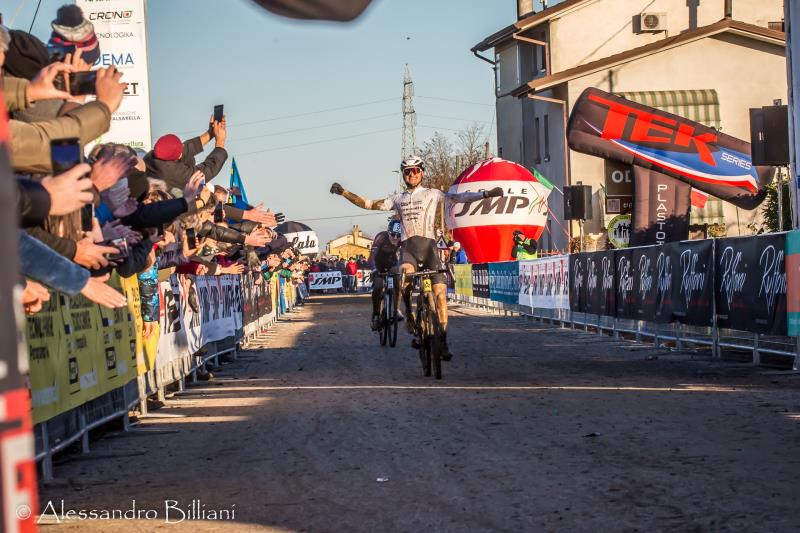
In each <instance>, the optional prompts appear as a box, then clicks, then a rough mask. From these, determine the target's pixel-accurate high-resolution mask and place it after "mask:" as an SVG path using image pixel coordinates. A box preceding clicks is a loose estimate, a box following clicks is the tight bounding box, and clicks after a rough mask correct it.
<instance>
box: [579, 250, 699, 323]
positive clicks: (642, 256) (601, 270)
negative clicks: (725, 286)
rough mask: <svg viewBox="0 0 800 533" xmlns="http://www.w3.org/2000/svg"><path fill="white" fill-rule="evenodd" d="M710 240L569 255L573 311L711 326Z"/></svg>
mask: <svg viewBox="0 0 800 533" xmlns="http://www.w3.org/2000/svg"><path fill="white" fill-rule="evenodd" d="M713 250H714V247H713V241H712V240H705V241H683V242H673V243H667V244H665V245H662V246H645V247H640V248H627V249H623V250H614V251H613V252H612V251H604V252H590V253H582V254H573V255H571V256H570V257H569V260H570V269H573V270H571V271H570V274H569V279H570V285H569V287H570V293H569V301H570V308H571V309H572V310H573V311H579V312H582V313H591V314H599V315H607V316H616V317H619V318H629V319H634V320H647V321H649V322H672V321H678V322H682V323H684V324H692V325H695V326H710V325H711V323H712V318H713V300H714V260H713Z"/></svg>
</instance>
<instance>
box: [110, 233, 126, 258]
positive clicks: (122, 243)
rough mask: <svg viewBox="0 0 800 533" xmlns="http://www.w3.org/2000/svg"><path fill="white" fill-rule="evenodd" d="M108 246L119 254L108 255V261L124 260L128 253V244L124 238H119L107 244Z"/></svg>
mask: <svg viewBox="0 0 800 533" xmlns="http://www.w3.org/2000/svg"><path fill="white" fill-rule="evenodd" d="M108 246H113V247H115V248H116V249H117V250H119V253H116V254H111V255H109V256H108V259H109V260H111V261H117V260H119V259H125V258H126V257H128V253H129V250H128V243H127V241H126V240H125V239H124V238H122V237H120V238H119V239H114V240H112V241H111V242H109V243H108Z"/></svg>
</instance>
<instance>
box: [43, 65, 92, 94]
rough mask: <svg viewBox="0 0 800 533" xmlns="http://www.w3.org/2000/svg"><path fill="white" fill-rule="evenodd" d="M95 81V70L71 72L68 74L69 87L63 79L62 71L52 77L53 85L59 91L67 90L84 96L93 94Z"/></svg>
mask: <svg viewBox="0 0 800 533" xmlns="http://www.w3.org/2000/svg"><path fill="white" fill-rule="evenodd" d="M96 81H97V71H96V70H90V71H88V72H73V73H72V74H70V76H69V88H68V87H67V83H66V81H65V79H64V73H63V72H62V73H60V74H58V75H57V76H56V77H55V78H54V79H53V87H55V88H56V89H58V90H59V91H67V92H68V93H69V94H71V95H73V96H85V95H88V94H95V92H96V91H95V82H96Z"/></svg>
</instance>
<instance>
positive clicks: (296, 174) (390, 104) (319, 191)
mask: <svg viewBox="0 0 800 533" xmlns="http://www.w3.org/2000/svg"><path fill="white" fill-rule="evenodd" d="M63 3H65V2H64V1H63V0H42V2H41V7H40V9H39V14H38V15H37V18H36V21H35V24H34V27H33V33H34V34H35V35H37V36H38V37H40V38H42V39H43V40H45V41H46V40H47V38H48V36H49V33H50V27H49V23H50V21H51V20H52V19H53V18H54V16H55V12H56V9H57V8H58V6H60V5H61V4H63ZM9 4H10V8H9V7H6V8H5V9H4V10H3V14H4V19H5V21H6V23H7V24H9V25H10V26H11V27H15V28H22V29H26V30H27V29H28V27H29V26H30V23H31V20H32V19H33V12H34V9H35V7H36V1H35V0H11V1H10V2H8V1H6V2H4V7H5V6H6V5H9ZM18 8H20V9H19V12H18V15H17V17H16V19H15V20H14V22H13V24H11V23H10V21H11V19H12V16H13V15H14V13H15V12H17V9H18ZM147 8H148V13H147V19H148V51H149V63H150V64H149V72H150V88H151V95H152V96H151V103H150V105H151V110H152V115H153V117H152V129H153V136H154V137H158V136H159V135H161V134H164V133H178V134H179V135H180V136H181V138H184V139H185V138H188V137H189V136H192V135H194V134H197V133H199V132H201V131H202V130H203V129H204V128H205V125H206V122H207V120H208V116H209V115H210V114H211V110H212V107H213V105H214V104H220V103H221V104H224V105H225V112H226V115H227V117H228V123H229V132H228V139H229V142H228V145H227V148H228V151H229V153H230V154H231V155H232V156H234V157H236V162H237V165H238V167H239V170H240V172H241V174H242V177H243V179H244V182H245V186H246V189H247V194H248V197H249V198H250V200H251V201H254V200H258V201H264V202H265V203H266V204H267V206H270V207H272V208H273V209H274V210H276V211H283V212H284V213H285V214H286V215H287V218H289V219H294V220H309V219H314V218H320V217H347V218H338V219H332V220H309V221H308V224H309V225H310V226H312V227H313V228H314V229H315V230H317V232H318V234H319V237H320V240H321V241H322V242H323V243H324V242H325V241H327V240H329V239H330V238H332V237H334V236H335V235H338V234H341V233H344V232H347V231H349V229H350V227H351V225H352V224H353V223H356V224H359V225H360V226H361V228H362V229H363V230H364V231H365V232H366V233H369V234H374V233H375V232H376V231H379V230H380V229H381V228H382V227H383V226H385V221H386V217H385V216H381V215H377V216H374V215H373V216H363V217H354V216H352V215H361V214H364V213H368V212H365V211H362V210H360V209H358V208H356V207H354V206H351V205H350V204H349V203H348V202H346V201H345V200H343V199H342V198H339V197H332V196H331V195H330V194H329V193H328V192H327V191H328V188H329V186H330V183H331V182H333V181H334V180H339V181H340V182H341V183H342V184H343V185H344V186H345V187H347V188H349V189H351V190H353V191H355V192H357V193H360V194H363V195H365V196H368V197H372V198H380V197H383V196H385V195H386V194H387V193H388V192H390V191H392V190H393V189H394V188H395V186H396V183H397V174H395V173H393V172H392V171H393V170H395V169H396V168H397V166H398V164H399V158H400V143H401V126H402V115H401V99H402V80H403V68H404V65H405V64H406V63H408V64H409V65H410V67H411V72H412V76H413V79H414V84H415V91H416V95H417V98H416V99H415V107H416V111H417V123H418V125H419V126H418V130H417V139H418V144H420V145H421V144H422V142H424V141H425V140H426V139H428V138H429V137H430V136H432V135H433V133H434V131H436V130H437V129H438V130H439V131H442V133H446V134H448V135H454V133H455V131H454V130H458V129H461V128H464V127H466V126H468V125H469V124H471V123H473V122H478V123H479V124H481V125H483V126H484V127H485V128H486V131H487V133H488V132H489V129H490V128H491V135H490V139H489V140H490V142H491V143H492V146H493V147H494V144H495V134H496V131H495V129H494V127H493V120H494V105H493V104H494V95H493V87H494V86H493V80H492V71H491V67H490V65H488V64H487V63H484V62H483V61H480V60H479V59H477V58H475V57H474V56H473V55H472V54H471V53H470V51H469V49H470V47H471V46H472V45H474V44H475V43H477V42H478V41H480V40H481V39H483V38H484V37H486V36H488V35H490V34H491V33H494V32H495V31H497V30H499V29H500V28H502V27H504V26H506V25H508V24H510V23H511V22H513V21H514V20H515V18H516V2H515V1H514V0H446V1H443V0H374V2H373V5H372V6H371V7H370V8H369V9H368V10H367V12H366V13H365V14H364V15H363V16H362V17H361V18H360V19H358V20H357V21H356V22H354V23H351V24H331V23H320V22H314V23H308V22H303V23H300V22H296V21H290V20H287V19H283V18H279V17H276V16H274V15H272V14H270V13H268V12H266V11H264V10H262V9H261V8H259V7H257V6H256V5H255V4H252V3H250V2H249V1H248V0H224V1H221V0H151V1H150V2H148V6H147ZM452 100H460V101H464V102H471V103H460V102H455V101H452ZM341 107H348V108H347V109H339V110H333V109H335V108H341ZM325 110H329V111H325ZM295 130H300V131H295ZM333 139H338V140H335V141H333ZM312 143H314V144H312ZM297 145H304V146H297ZM287 147H292V148H287ZM229 169H230V159H229V163H228V164H227V165H226V167H225V169H224V170H223V171H222V172H221V173H220V175H219V176H218V177H217V178H216V179H215V180H214V182H218V183H222V184H223V185H227V183H228V176H229V172H230V170H229Z"/></svg>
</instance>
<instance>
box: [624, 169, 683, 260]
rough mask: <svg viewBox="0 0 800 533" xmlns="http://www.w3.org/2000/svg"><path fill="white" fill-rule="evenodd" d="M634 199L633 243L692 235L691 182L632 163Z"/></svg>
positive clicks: (679, 238)
mask: <svg viewBox="0 0 800 533" xmlns="http://www.w3.org/2000/svg"><path fill="white" fill-rule="evenodd" d="M633 175H634V191H635V195H634V199H633V217H632V230H631V234H630V245H631V246H647V245H650V244H664V243H665V242H676V241H684V240H686V239H688V238H689V207H690V203H689V195H690V192H691V189H692V188H691V187H690V186H689V184H688V183H684V182H682V181H679V180H676V179H675V178H671V177H669V176H667V175H666V174H662V173H661V172H658V171H656V170H653V169H648V168H643V167H640V166H639V165H634V166H633Z"/></svg>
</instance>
